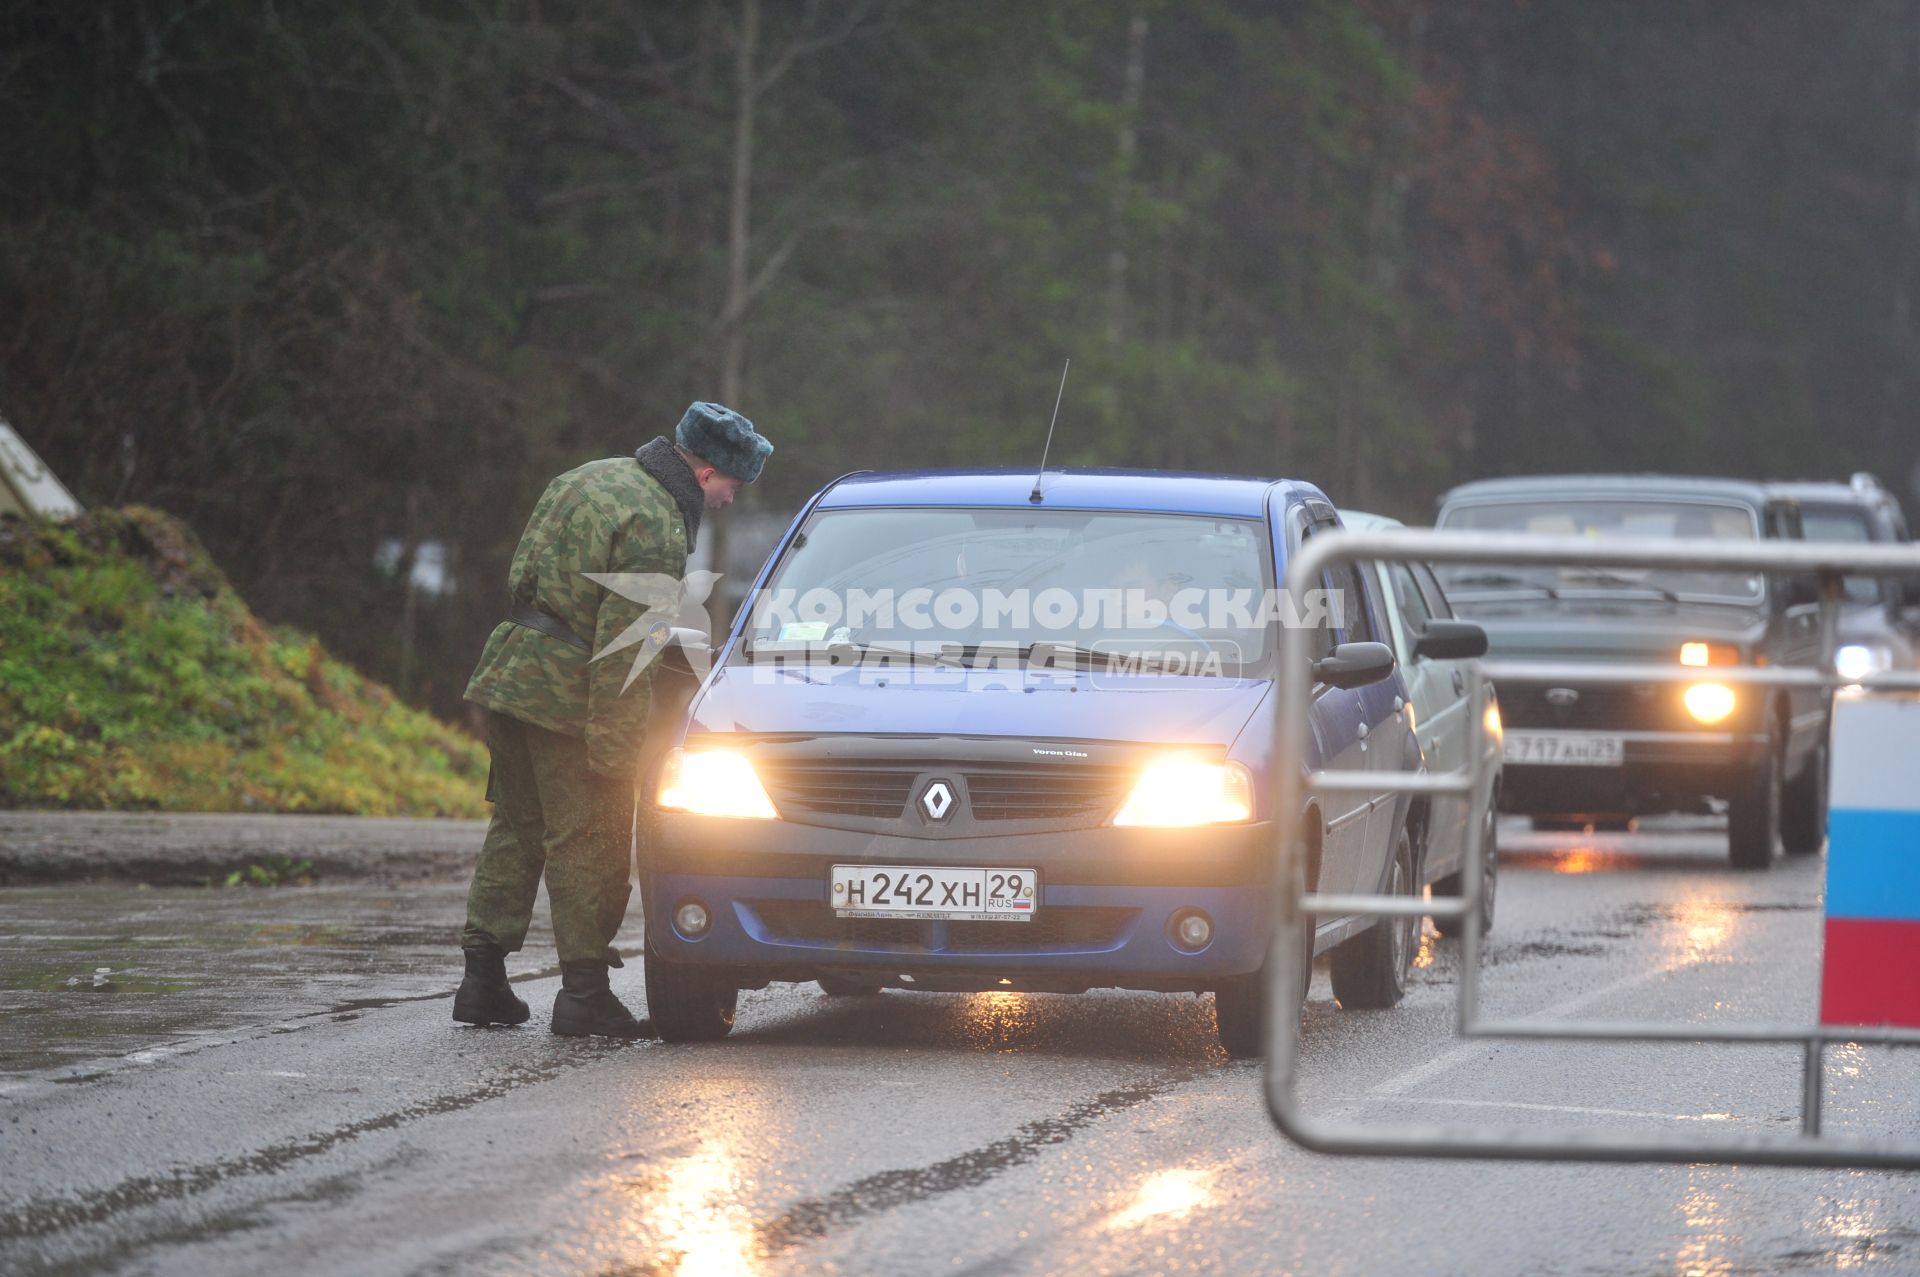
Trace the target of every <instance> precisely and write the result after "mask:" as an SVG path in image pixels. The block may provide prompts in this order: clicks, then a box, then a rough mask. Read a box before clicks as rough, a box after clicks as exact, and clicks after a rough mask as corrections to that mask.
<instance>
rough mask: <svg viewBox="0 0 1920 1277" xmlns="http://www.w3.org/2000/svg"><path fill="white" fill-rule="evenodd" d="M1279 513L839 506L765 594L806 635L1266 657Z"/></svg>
mask: <svg viewBox="0 0 1920 1277" xmlns="http://www.w3.org/2000/svg"><path fill="white" fill-rule="evenodd" d="M1266 543H1267V537H1266V527H1265V524H1264V523H1261V522H1256V521H1253V520H1248V519H1238V518H1215V517H1206V516H1198V515H1174V514H1159V513H1147V512H1135V511H1128V510H1065V509H1062V510H1055V509H1030V510H1028V509H1019V510H1007V509H998V508H960V509H954V508H939V507H922V508H894V507H882V508H873V509H848V510H823V511H817V512H815V514H814V515H813V516H812V517H811V518H810V519H809V520H808V521H807V524H806V526H805V528H804V529H803V530H802V532H801V534H800V536H798V537H797V538H796V539H795V541H794V542H793V545H792V546H791V548H790V549H789V551H788V552H787V553H786V554H785V555H784V556H783V557H782V559H781V561H780V562H779V564H778V565H777V566H776V568H775V571H774V574H773V576H772V579H771V580H770V581H769V582H768V585H767V588H766V589H765V590H763V591H762V592H761V595H760V597H759V598H757V599H756V600H755V602H754V607H753V611H752V614H751V620H750V623H749V636H750V639H751V642H752V644H753V645H755V646H756V647H757V646H758V645H760V644H763V643H764V644H766V645H767V646H768V648H770V649H774V648H777V645H779V644H783V643H785V644H792V643H800V644H805V643H828V644H832V643H851V644H863V645H869V646H871V645H890V646H896V647H897V646H899V645H901V644H907V643H919V642H930V643H933V644H936V645H942V644H944V645H958V646H960V647H962V648H965V649H983V648H990V649H992V650H994V651H995V652H998V651H1000V650H1003V649H1004V650H1020V649H1030V648H1032V647H1033V646H1034V645H1036V644H1055V643H1062V642H1064V643H1070V644H1072V645H1075V646H1077V647H1081V648H1085V649H1089V650H1092V651H1099V652H1118V653H1129V652H1136V651H1139V652H1154V651H1160V650H1163V649H1165V650H1175V649H1177V650H1181V651H1188V650H1190V651H1192V652H1195V653H1217V654H1220V655H1221V657H1222V662H1223V668H1244V667H1251V666H1253V665H1256V664H1258V663H1259V662H1260V661H1262V660H1264V659H1265V655H1266V641H1267V630H1266V625H1265V623H1264V622H1263V621H1262V620H1261V619H1260V618H1261V608H1262V601H1263V600H1262V595H1263V592H1264V590H1265V588H1266V585H1267V582H1268V581H1270V580H1271V579H1272V569H1271V567H1270V562H1269V558H1268V553H1267V550H1266Z"/></svg>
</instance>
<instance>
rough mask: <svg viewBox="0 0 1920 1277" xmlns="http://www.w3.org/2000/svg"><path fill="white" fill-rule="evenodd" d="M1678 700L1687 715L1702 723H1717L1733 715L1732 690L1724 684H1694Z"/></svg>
mask: <svg viewBox="0 0 1920 1277" xmlns="http://www.w3.org/2000/svg"><path fill="white" fill-rule="evenodd" d="M1680 699H1681V700H1682V701H1683V702H1684V703H1685V704H1686V707H1687V713H1689V714H1691V715H1693V716H1694V718H1695V719H1696V720H1697V721H1699V722H1702V723H1717V722H1719V721H1720V720H1721V719H1723V718H1725V717H1726V716H1727V715H1729V714H1731V713H1733V704H1734V696H1733V689H1732V688H1731V687H1728V686H1727V685H1726V684H1724V683H1695V684H1694V685H1693V686H1692V687H1689V688H1688V689H1687V690H1686V694H1685V695H1684V696H1682V697H1681V698H1680Z"/></svg>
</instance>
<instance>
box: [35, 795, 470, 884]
mask: <svg viewBox="0 0 1920 1277" xmlns="http://www.w3.org/2000/svg"><path fill="white" fill-rule="evenodd" d="M486 828H487V823H486V822H485V821H483V820H392V819H383V818H376V817H366V816H249V815H229V814H204V815H203V814H180V813H172V812H77V811H32V812H23V811H0V886H23V885H26V884H28V883H46V882H73V881H78V880H85V879H95V878H97V879H112V880H121V881H125V880H133V881H138V882H150V883H155V884H162V885H173V884H183V885H199V884H202V883H205V882H208V881H209V880H212V881H216V882H217V881H220V880H222V879H224V878H225V877H226V876H227V875H228V874H230V873H232V872H234V871H235V870H237V869H245V868H246V867H247V866H249V865H253V864H263V863H267V862H270V861H271V860H273V859H275V858H277V857H286V858H287V859H289V860H292V861H296V862H298V861H303V860H304V861H308V862H310V863H311V864H312V866H313V872H314V874H315V876H316V877H318V878H320V879H322V880H328V879H342V878H348V879H351V878H374V879H397V880H416V881H417V880H422V879H430V878H441V879H452V878H461V877H464V876H466V875H467V874H469V873H471V872H472V871H473V861H474V857H475V856H476V855H478V854H479V851H480V840H481V838H482V837H483V836H484V835H485V833H486Z"/></svg>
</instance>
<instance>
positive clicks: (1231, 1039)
mask: <svg viewBox="0 0 1920 1277" xmlns="http://www.w3.org/2000/svg"><path fill="white" fill-rule="evenodd" d="M1263 976H1264V973H1263V972H1255V973H1254V974H1253V975H1243V976H1235V977H1234V978H1233V979H1231V980H1228V981H1226V982H1224V983H1223V984H1221V985H1220V987H1219V988H1217V989H1215V990H1214V991H1213V1031H1214V1032H1215V1033H1216V1034H1218V1035H1219V1038H1220V1045H1221V1046H1222V1047H1224V1048H1226V1052H1227V1054H1228V1055H1230V1056H1232V1057H1233V1058H1234V1059H1236V1060H1257V1059H1259V1058H1260V1057H1261V1056H1263V1055H1265V1054H1266V1053H1267V994H1266V987H1267V986H1266V980H1265V979H1264V978H1263Z"/></svg>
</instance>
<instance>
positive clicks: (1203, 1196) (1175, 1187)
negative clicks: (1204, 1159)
mask: <svg viewBox="0 0 1920 1277" xmlns="http://www.w3.org/2000/svg"><path fill="white" fill-rule="evenodd" d="M1211 1179H1212V1175H1211V1174H1210V1173H1208V1172H1206V1171H1202V1170H1200V1169H1198V1168H1196V1167H1181V1168H1179V1169H1176V1170H1170V1171H1156V1172H1155V1173H1153V1174H1152V1175H1149V1176H1147V1177H1146V1178H1145V1179H1144V1180H1141V1181H1140V1186H1139V1188H1138V1189H1136V1190H1135V1191H1134V1195H1133V1200H1132V1201H1131V1202H1129V1203H1128V1204H1127V1205H1126V1206H1125V1207H1123V1208H1122V1209H1120V1210H1118V1211H1116V1212H1115V1213H1114V1215H1113V1218H1112V1219H1110V1220H1108V1221H1107V1226H1108V1227H1109V1228H1112V1229H1115V1230H1125V1229H1136V1228H1142V1227H1147V1226H1151V1225H1153V1224H1157V1223H1162V1222H1165V1221H1167V1220H1173V1219H1178V1218H1180V1217H1181V1216H1183V1215H1188V1214H1191V1213H1192V1212H1194V1211H1196V1210H1198V1209H1200V1208H1201V1207H1202V1206H1206V1205H1209V1204H1210V1203H1211V1202H1212V1201H1213V1190H1212V1188H1211V1187H1209V1183H1210V1181H1211Z"/></svg>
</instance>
